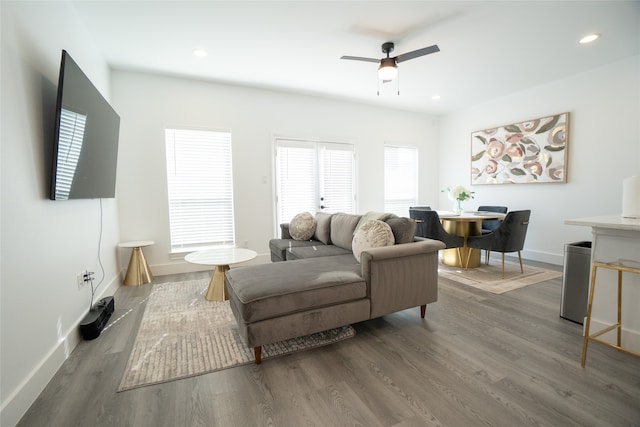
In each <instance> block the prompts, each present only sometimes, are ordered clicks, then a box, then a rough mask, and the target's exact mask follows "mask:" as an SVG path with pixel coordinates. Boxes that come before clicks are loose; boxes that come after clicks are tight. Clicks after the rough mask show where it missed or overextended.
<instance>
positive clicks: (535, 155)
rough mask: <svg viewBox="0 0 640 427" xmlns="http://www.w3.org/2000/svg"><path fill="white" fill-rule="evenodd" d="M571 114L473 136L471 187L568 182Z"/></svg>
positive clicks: (489, 130) (472, 134) (535, 120)
mask: <svg viewBox="0 0 640 427" xmlns="http://www.w3.org/2000/svg"><path fill="white" fill-rule="evenodd" d="M568 144H569V113H568V112H567V113H561V114H556V115H553V116H548V117H541V118H539V119H533V120H527V121H523V122H518V123H512V124H509V125H504V126H500V127H495V128H491V129H484V130H480V131H477V132H472V133H471V184H534V183H547V182H549V183H553V182H557V183H566V182H567V174H566V171H567V146H568Z"/></svg>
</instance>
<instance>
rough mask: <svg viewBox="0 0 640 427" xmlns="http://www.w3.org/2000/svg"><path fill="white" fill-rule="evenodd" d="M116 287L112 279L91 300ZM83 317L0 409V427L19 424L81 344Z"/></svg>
mask: <svg viewBox="0 0 640 427" xmlns="http://www.w3.org/2000/svg"><path fill="white" fill-rule="evenodd" d="M119 286H120V280H119V277H118V276H116V277H114V278H113V279H111V281H110V282H109V286H105V287H104V288H103V289H102V292H99V293H98V294H96V296H95V300H98V299H100V298H103V297H105V296H109V295H113V294H115V292H116V290H117V289H118V287H119ZM86 314H87V313H84V314H83V315H82V316H81V317H80V318H78V319H77V320H76V321H75V322H74V323H73V325H72V326H71V327H70V328H69V329H68V330H67V331H65V332H64V333H63V334H62V336H61V338H60V339H59V341H58V343H57V344H56V345H55V346H54V347H53V348H52V349H51V350H50V351H49V352H48V353H47V355H46V356H45V357H44V358H43V359H42V360H41V361H40V363H39V364H38V365H37V366H36V367H35V368H34V369H33V370H32V371H31V372H30V373H29V375H27V377H26V378H25V379H24V380H23V381H22V382H21V383H20V385H19V386H18V387H17V388H16V390H15V391H14V392H13V393H11V394H10V395H9V396H7V398H6V399H5V400H4V402H3V403H2V407H0V425H1V426H14V425H16V424H17V423H18V421H20V419H21V418H22V417H23V416H24V414H25V413H26V412H27V410H28V409H29V408H30V407H31V405H32V404H33V402H35V400H36V399H37V398H38V396H39V395H40V393H42V391H43V390H44V388H45V387H46V386H47V384H49V381H51V378H53V376H54V375H55V374H56V372H58V370H59V369H60V367H61V366H62V364H63V363H64V361H65V360H67V358H68V357H69V355H70V354H71V352H72V351H73V350H74V349H75V348H76V346H77V345H78V343H80V341H81V339H82V338H81V337H80V332H79V325H80V322H82V320H83V319H84V317H85V316H86Z"/></svg>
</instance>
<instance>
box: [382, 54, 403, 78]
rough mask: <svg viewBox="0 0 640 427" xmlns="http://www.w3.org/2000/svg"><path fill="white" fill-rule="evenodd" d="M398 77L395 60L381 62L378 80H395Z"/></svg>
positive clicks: (386, 59) (384, 59) (388, 59)
mask: <svg viewBox="0 0 640 427" xmlns="http://www.w3.org/2000/svg"><path fill="white" fill-rule="evenodd" d="M396 77H398V66H397V65H396V61H395V59H394V58H383V59H381V60H380V67H379V68H378V78H379V79H380V80H393V79H395V78H396Z"/></svg>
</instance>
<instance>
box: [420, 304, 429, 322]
mask: <svg viewBox="0 0 640 427" xmlns="http://www.w3.org/2000/svg"><path fill="white" fill-rule="evenodd" d="M426 313H427V305H426V304H425V305H421V306H420V317H422V318H423V319H424V315H425V314H426Z"/></svg>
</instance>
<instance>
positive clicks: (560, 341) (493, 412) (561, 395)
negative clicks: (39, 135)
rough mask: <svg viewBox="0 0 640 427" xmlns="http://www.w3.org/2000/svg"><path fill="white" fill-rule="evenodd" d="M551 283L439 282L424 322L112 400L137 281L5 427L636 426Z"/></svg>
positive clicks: (636, 393) (630, 368) (613, 371)
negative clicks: (476, 285) (499, 286)
mask: <svg viewBox="0 0 640 427" xmlns="http://www.w3.org/2000/svg"><path fill="white" fill-rule="evenodd" d="M529 264H536V265H541V264H539V263H529ZM545 267H547V268H555V269H558V267H555V266H548V265H545ZM195 277H202V274H195V275H194V274H190V275H182V276H171V277H170V276H164V277H158V278H156V279H155V281H154V283H162V282H166V281H175V280H180V279H187V278H195ZM561 284H562V279H554V280H549V281H546V282H543V283H539V284H535V285H531V286H528V287H525V288H522V289H518V290H515V291H511V292H507V293H505V294H503V295H493V294H489V293H486V292H483V291H480V290H476V289H473V288H471V287H468V286H465V285H462V284H459V283H456V282H452V281H449V280H447V279H440V286H439V299H438V302H436V303H434V304H431V305H429V306H428V307H427V317H426V318H425V319H424V320H423V319H420V311H419V308H418V307H416V308H415V309H411V310H405V311H403V312H399V313H395V314H392V315H388V316H384V317H382V318H379V319H374V320H371V321H368V322H362V323H359V324H356V325H354V327H355V329H356V331H357V335H356V336H355V338H352V339H349V340H346V341H343V342H340V343H338V344H335V345H331V346H327V347H323V348H320V349H316V350H312V351H307V352H302V353H296V354H293V355H289V356H285V357H280V358H277V359H272V360H267V361H265V362H263V363H262V364H261V365H260V366H255V365H247V366H241V367H237V368H232V369H227V370H224V371H220V372H215V373H211V374H208V375H202V376H198V377H194V378H189V379H184V380H180V381H173V382H169V383H165V384H161V385H156V386H150V387H142V388H139V389H134V390H130V391H125V392H121V393H118V392H116V389H117V387H118V385H119V383H120V380H121V377H122V374H123V371H124V368H125V364H126V362H127V359H128V357H129V352H130V350H131V348H132V346H133V341H134V338H135V334H136V330H137V326H138V324H139V322H140V318H141V316H142V313H143V310H144V302H145V301H146V300H145V298H146V297H147V295H148V294H149V292H150V289H151V285H146V286H142V287H138V288H132V287H122V288H120V289H119V290H118V292H117V293H116V296H115V298H116V312H115V313H114V315H113V317H112V324H111V326H110V327H109V328H108V329H107V330H106V331H105V332H103V335H102V336H100V337H99V338H98V339H96V340H94V341H88V342H82V343H81V344H80V345H79V346H78V347H77V348H76V349H75V350H74V351H73V353H72V354H71V356H70V357H69V359H68V360H67V361H66V362H65V363H64V365H63V367H62V368H61V369H60V371H59V372H58V373H57V374H56V376H55V377H54V378H53V380H52V381H51V382H50V383H49V385H48V386H47V388H46V389H45V390H44V392H43V393H42V394H41V396H40V397H39V398H38V399H37V401H36V402H35V403H34V404H33V405H32V407H31V408H30V409H29V411H28V412H27V414H26V415H25V416H24V417H23V419H22V420H21V422H20V423H19V425H20V426H65V427H67V426H172V427H174V426H218V425H219V426H242V425H248V426H253V425H273V426H302V425H307V426H314V425H315V426H329V425H331V426H333V425H361V426H425V425H428V426H432V425H433V426H478V425H484V426H529V425H531V426H617V427H618V426H640V359H638V358H634V357H633V356H630V355H627V354H624V353H620V352H617V351H615V350H612V349H608V348H605V347H604V346H600V345H598V344H590V347H589V354H588V358H587V366H586V368H585V369H582V368H581V367H580V354H581V350H582V336H581V331H582V327H581V325H577V324H574V323H571V322H569V321H566V320H564V319H561V318H560V317H559V315H558V312H559V304H560V303H559V301H560V293H561Z"/></svg>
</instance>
